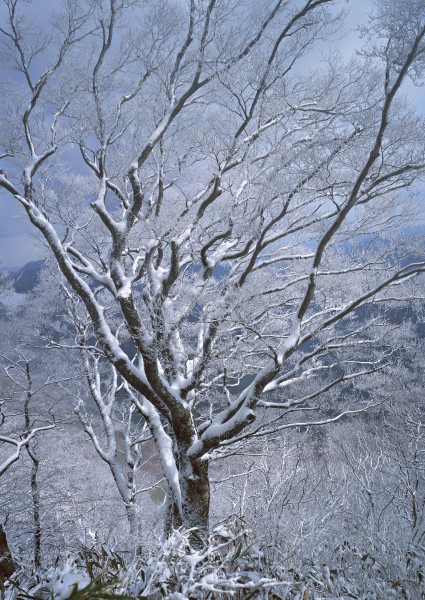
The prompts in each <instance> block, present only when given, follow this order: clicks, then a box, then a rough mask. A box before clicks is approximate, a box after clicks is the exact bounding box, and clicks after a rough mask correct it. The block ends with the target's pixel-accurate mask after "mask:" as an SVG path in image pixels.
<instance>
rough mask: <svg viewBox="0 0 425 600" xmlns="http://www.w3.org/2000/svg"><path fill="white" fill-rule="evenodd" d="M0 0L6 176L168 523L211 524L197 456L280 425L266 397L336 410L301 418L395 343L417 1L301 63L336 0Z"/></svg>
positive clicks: (410, 262)
mask: <svg viewBox="0 0 425 600" xmlns="http://www.w3.org/2000/svg"><path fill="white" fill-rule="evenodd" d="M4 6H5V12H6V15H7V19H6V20H5V23H6V24H4V25H2V27H1V28H0V33H1V36H2V37H1V39H2V43H3V57H4V60H5V63H6V66H7V67H8V68H9V69H12V70H14V71H15V72H16V71H17V72H18V73H19V74H20V76H21V78H20V82H22V83H20V84H19V86H18V85H13V87H12V88H9V89H8V88H7V87H6V88H5V93H6V94H7V95H8V100H7V101H5V117H4V125H5V133H4V135H3V140H2V143H3V146H4V150H3V149H2V156H3V161H4V164H5V167H6V169H5V170H3V171H2V172H1V174H0V186H1V187H2V188H4V189H5V190H6V191H7V192H9V193H10V194H11V195H12V196H14V198H15V199H16V200H17V201H18V202H20V203H21V205H22V206H23V208H24V209H25V211H26V213H27V215H28V218H29V219H30V221H31V222H32V223H33V225H34V226H35V227H36V228H37V229H38V230H39V232H40V233H41V235H42V236H43V238H44V240H45V242H46V244H47V246H48V247H49V248H50V250H51V251H52V252H53V254H54V256H55V258H56V260H57V263H58V266H59V268H60V270H61V272H62V274H63V276H64V277H65V279H66V281H67V285H68V286H69V289H70V291H71V292H72V293H73V294H75V295H76V296H78V297H79V298H80V299H81V300H82V302H83V304H84V306H85V310H86V311H87V315H88V317H89V321H90V330H89V331H88V332H87V334H88V336H93V339H96V340H97V344H98V347H99V348H100V349H101V352H102V355H103V356H102V358H100V359H99V360H104V361H105V364H106V363H110V364H111V365H112V366H113V368H114V369H115V370H116V371H117V373H118V374H119V377H120V378H121V379H122V382H123V384H122V385H123V386H124V387H126V388H127V390H128V393H129V394H133V395H134V402H135V403H137V402H138V403H139V404H140V406H141V407H143V410H144V411H145V413H146V414H149V418H150V421H149V420H147V423H148V426H152V423H154V422H155V423H160V425H161V435H160V436H159V437H158V435H157V436H155V433H154V431H153V430H152V434H153V437H154V439H155V441H156V443H157V444H158V449H159V451H160V452H162V455H163V456H164V454H165V455H166V460H165V461H164V462H163V464H164V465H165V466H166V468H165V475H166V477H167V481H168V482H169V484H170V485H169V497H170V502H169V505H170V511H169V512H170V515H171V516H172V522H173V524H179V523H183V524H185V525H188V526H196V527H199V528H201V529H206V528H207V527H208V514H209V497H210V491H209V476H208V465H209V460H210V457H211V454H212V453H214V452H217V451H219V450H220V449H221V448H224V447H227V446H230V445H232V444H235V443H236V442H240V441H242V440H243V439H244V438H245V437H246V436H250V435H252V434H253V433H256V434H258V433H261V434H262V435H266V434H267V433H270V432H276V431H278V429H279V427H276V411H279V412H280V415H279V417H277V418H278V419H279V422H280V423H281V425H282V427H286V425H285V419H289V424H291V425H293V422H291V420H292V416H293V411H294V410H298V411H299V410H302V411H303V415H304V417H305V419H307V422H320V423H323V422H326V421H331V420H332V419H335V418H337V416H329V415H326V414H325V415H323V414H321V415H319V416H314V415H315V413H314V411H315V410H317V409H320V408H321V407H323V405H324V406H325V407H326V404H327V402H328V401H329V398H330V396H329V394H330V393H331V391H332V389H333V388H334V387H335V386H337V385H338V386H342V388H343V389H344V392H341V395H345V396H346V398H347V401H348V404H350V400H351V404H354V405H355V406H354V407H351V408H348V410H350V411H353V410H358V409H359V406H358V405H359V399H358V396H355V395H354V394H350V390H352V384H353V381H354V380H360V379H361V378H363V377H365V376H366V375H368V374H370V373H372V372H374V371H376V369H379V368H381V367H384V366H385V365H386V364H388V362H389V361H390V360H391V357H392V356H394V355H395V354H396V353H394V349H393V345H392V344H390V343H388V337H387V335H388V331H389V329H391V324H389V326H388V327H389V329H386V326H385V323H386V310H387V307H388V306H389V305H393V304H397V303H399V302H403V301H404V300H405V298H404V296H403V292H402V291H401V289H400V287H399V285H398V284H400V283H402V282H403V281H405V280H412V278H414V277H415V276H416V275H417V274H419V273H420V272H422V271H424V269H425V264H424V263H423V261H422V260H420V259H417V258H416V254H415V249H414V248H412V247H407V246H406V247H404V246H403V245H400V243H399V236H397V232H399V231H400V227H401V226H403V225H405V224H406V223H407V222H408V220H409V217H410V216H415V215H416V218H417V208H416V206H415V205H414V194H413V193H409V190H410V189H411V188H412V186H414V184H415V183H416V182H417V181H418V180H419V178H420V177H421V176H422V175H423V172H424V169H425V156H424V148H425V144H424V141H425V139H424V137H423V136H424V133H423V132H424V127H423V119H422V118H421V117H419V116H418V115H416V114H415V112H414V111H413V110H412V109H411V108H410V107H409V105H408V103H407V101H406V100H405V98H403V97H402V96H401V95H400V92H401V90H402V87H403V84H404V82H405V81H406V80H408V79H413V80H414V82H420V81H421V77H422V75H423V67H424V55H425V42H424V38H425V9H424V7H423V5H422V3H420V2H414V1H412V2H409V3H408V4H405V3H403V5H402V10H401V4H400V2H399V0H392V1H391V2H380V3H378V5H377V10H376V13H375V16H374V17H373V18H372V19H371V20H370V24H369V27H368V29H367V30H366V33H365V44H364V50H363V55H362V56H360V57H357V58H356V59H354V60H351V61H349V62H348V63H347V64H346V65H343V64H342V60H341V58H340V57H338V56H335V55H333V56H332V55H331V56H328V57H325V58H324V60H323V61H322V62H321V63H320V64H315V65H314V69H312V70H309V69H308V68H307V67H306V64H307V63H306V57H308V56H309V54H308V53H309V51H310V50H312V49H313V48H314V44H315V42H316V41H318V40H322V39H323V38H326V37H328V36H329V35H331V34H332V31H334V30H335V29H336V28H337V27H339V20H338V18H337V17H338V15H337V13H336V11H335V2H333V1H332V0H303V1H298V2H297V1H293V2H283V0H277V1H276V2H266V3H264V2H263V1H261V2H259V1H258V2H255V1H254V2H248V1H246V2H245V1H241V2H235V3H231V4H230V5H229V3H227V2H221V1H220V0H209V2H206V1H203V0H191V1H190V2H189V3H188V5H187V6H186V5H184V6H183V5H177V4H173V3H171V2H170V3H169V2H164V3H162V4H161V6H160V7H159V6H158V5H157V4H156V3H153V4H150V3H145V2H137V1H133V2H130V1H127V0H109V1H106V0H104V1H102V2H72V3H67V4H66V5H65V6H64V8H63V9H62V12H60V13H56V14H54V15H52V21H51V25H50V27H52V28H53V29H52V30H51V33H50V35H47V33H46V30H45V29H43V27H42V26H40V27H41V28H40V31H37V32H36V33H34V31H35V29H34V23H33V22H31V24H30V25H29V22H28V18H27V17H26V11H27V10H28V7H27V4H23V5H21V4H20V3H19V1H18V0H4ZM400 15H402V17H400ZM401 19H402V21H401ZM30 31H31V32H32V33H31V34H30ZM52 57H53V58H52ZM21 85H22V87H21ZM10 98H13V101H11V100H10ZM76 151H79V153H80V156H81V159H82V161H80V162H79V163H77V158H76ZM65 165H67V166H65ZM83 166H84V167H85V168H86V169H87V170H88V173H89V174H88V175H83V174H82V168H83ZM6 171H7V175H6ZM376 232H380V234H381V235H382V236H383V235H384V233H385V237H386V239H385V241H383V242H382V243H375V242H374V243H372V242H371V239H372V236H374V235H376ZM399 290H400V291H399ZM414 293H415V292H414ZM372 305H373V309H372V308H369V307H372ZM363 307H364V308H363ZM360 309H362V310H360ZM360 316H361V317H362V318H360ZM87 339H91V337H87ZM344 386H345V388H344ZM365 400H367V398H365ZM360 409H363V405H362V406H361V407H360ZM267 411H271V414H272V415H273V416H272V421H273V423H272V425H270V424H268V423H267V418H264V417H263V416H262V415H263V413H265V412H267ZM308 415H311V417H310V420H309V417H308ZM257 417H259V421H257V423H256V424H255V425H253V423H254V421H255V420H256V419H257Z"/></svg>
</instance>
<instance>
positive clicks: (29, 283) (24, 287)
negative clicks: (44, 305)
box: [10, 260, 44, 294]
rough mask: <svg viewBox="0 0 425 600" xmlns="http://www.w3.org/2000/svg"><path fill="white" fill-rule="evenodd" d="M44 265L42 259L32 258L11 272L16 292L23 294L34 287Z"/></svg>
mask: <svg viewBox="0 0 425 600" xmlns="http://www.w3.org/2000/svg"><path fill="white" fill-rule="evenodd" d="M43 267H44V260H33V261H31V262H29V263H27V264H26V265H24V266H23V267H21V268H20V269H19V270H18V271H15V272H11V273H10V276H11V278H12V280H13V289H14V290H15V292H17V293H18V294H25V293H26V292H30V291H31V290H33V289H34V287H35V286H36V285H37V283H38V282H39V281H40V273H41V271H42V269H43Z"/></svg>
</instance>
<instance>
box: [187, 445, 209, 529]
mask: <svg viewBox="0 0 425 600" xmlns="http://www.w3.org/2000/svg"><path fill="white" fill-rule="evenodd" d="M208 466H209V463H208V460H207V459H196V460H189V459H188V458H187V456H183V457H182V456H181V455H180V488H181V495H182V521H183V525H184V526H185V527H189V528H196V530H197V533H198V534H199V535H200V536H201V537H202V538H204V537H205V536H206V535H207V534H208V528H209V513H210V482H209V475H208Z"/></svg>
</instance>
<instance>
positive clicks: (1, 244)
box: [0, 0, 425, 267]
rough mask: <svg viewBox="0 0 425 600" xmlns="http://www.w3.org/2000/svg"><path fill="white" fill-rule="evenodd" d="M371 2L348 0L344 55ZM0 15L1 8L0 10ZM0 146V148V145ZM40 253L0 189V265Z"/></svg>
mask: <svg viewBox="0 0 425 600" xmlns="http://www.w3.org/2000/svg"><path fill="white" fill-rule="evenodd" d="M56 2H57V0H50V1H48V0H42V1H40V2H39V3H37V4H38V7H37V10H38V12H39V16H42V14H43V12H44V11H45V12H46V13H48V12H50V10H51V7H52V6H53V5H54V4H55V3H56ZM372 6H373V2H372V0H348V2H347V7H348V9H349V19H348V21H347V31H346V32H343V35H342V38H341V41H340V42H339V46H340V48H341V50H342V51H343V52H344V54H345V55H346V56H349V55H350V54H351V52H352V51H353V50H354V49H355V48H356V47H358V46H359V40H358V36H357V33H356V31H355V28H356V26H357V25H358V24H359V23H361V22H362V21H364V20H365V19H366V17H367V14H368V12H370V10H371V8H372ZM0 19H1V11H0ZM424 94H425V93H424V90H423V88H421V89H419V90H412V95H414V100H415V101H416V103H417V104H418V106H419V107H421V105H425V101H424ZM0 135H1V133H0ZM0 140H1V138H0ZM0 150H1V148H0ZM41 255H42V250H41V247H40V244H38V243H37V239H36V237H35V235H34V229H33V228H32V227H30V225H29V224H28V223H27V222H26V220H25V215H24V211H23V209H22V208H21V207H20V206H18V204H17V202H16V201H14V199H13V198H11V197H10V196H8V195H6V194H5V193H4V192H2V191H0V261H1V262H2V263H3V266H7V267H14V266H20V265H23V264H25V263H26V262H28V261H30V260H36V259H38V258H40V257H41Z"/></svg>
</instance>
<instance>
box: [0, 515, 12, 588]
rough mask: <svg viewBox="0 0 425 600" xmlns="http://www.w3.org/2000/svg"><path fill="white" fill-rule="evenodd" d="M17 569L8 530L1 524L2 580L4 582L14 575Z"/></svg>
mask: <svg viewBox="0 0 425 600" xmlns="http://www.w3.org/2000/svg"><path fill="white" fill-rule="evenodd" d="M15 570H16V567H15V563H14V562H13V558H12V554H11V552H10V550H9V544H8V543H7V537H6V532H5V530H4V528H3V525H1V524H0V582H1V583H2V584H3V583H4V581H5V579H7V578H8V577H10V576H11V575H13V573H14V572H15Z"/></svg>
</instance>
